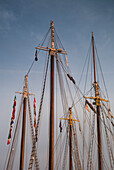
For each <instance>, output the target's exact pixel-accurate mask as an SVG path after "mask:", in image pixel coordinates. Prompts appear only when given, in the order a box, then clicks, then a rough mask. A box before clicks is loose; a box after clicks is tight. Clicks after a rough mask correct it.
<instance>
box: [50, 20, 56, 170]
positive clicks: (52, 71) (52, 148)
mask: <svg viewBox="0 0 114 170" xmlns="http://www.w3.org/2000/svg"><path fill="white" fill-rule="evenodd" d="M51 48H52V50H50V55H51V58H50V62H51V69H50V131H49V170H53V164H54V163H53V162H54V158H53V156H54V55H55V53H54V51H53V49H54V22H53V21H51Z"/></svg>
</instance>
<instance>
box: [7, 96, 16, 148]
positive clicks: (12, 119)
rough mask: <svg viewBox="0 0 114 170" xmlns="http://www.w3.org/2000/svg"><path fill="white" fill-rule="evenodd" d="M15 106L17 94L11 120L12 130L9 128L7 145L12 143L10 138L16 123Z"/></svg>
mask: <svg viewBox="0 0 114 170" xmlns="http://www.w3.org/2000/svg"><path fill="white" fill-rule="evenodd" d="M15 107H16V96H15V97H14V103H13V111H12V116H11V121H10V130H9V135H8V141H7V145H8V144H10V140H11V132H12V128H13V124H14V119H15V111H16V108H15Z"/></svg>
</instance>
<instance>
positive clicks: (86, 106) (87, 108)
mask: <svg viewBox="0 0 114 170" xmlns="http://www.w3.org/2000/svg"><path fill="white" fill-rule="evenodd" d="M85 108H86V110H87V111H88V112H90V111H89V107H88V105H87V102H86V101H85Z"/></svg>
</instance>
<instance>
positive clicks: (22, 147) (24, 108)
mask: <svg viewBox="0 0 114 170" xmlns="http://www.w3.org/2000/svg"><path fill="white" fill-rule="evenodd" d="M27 88H28V75H26V76H25V86H24V92H23V95H24V100H23V122H22V138H21V155H20V170H23V169H24V150H25V149H24V148H25V130H26V107H27V97H28V93H27Z"/></svg>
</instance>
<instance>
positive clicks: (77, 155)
mask: <svg viewBox="0 0 114 170" xmlns="http://www.w3.org/2000/svg"><path fill="white" fill-rule="evenodd" d="M72 131H73V134H74V135H73V136H74V144H75V146H76V157H77V163H78V165H77V166H78V169H80V170H81V169H82V168H81V162H80V156H79V151H78V150H79V147H78V146H79V145H78V139H77V133H76V132H75V131H74V125H73V126H72ZM80 155H81V154H80Z"/></svg>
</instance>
